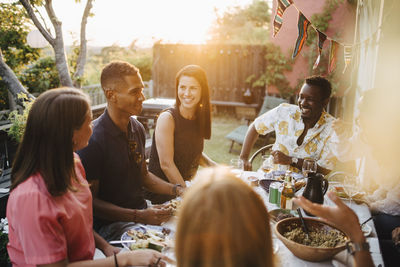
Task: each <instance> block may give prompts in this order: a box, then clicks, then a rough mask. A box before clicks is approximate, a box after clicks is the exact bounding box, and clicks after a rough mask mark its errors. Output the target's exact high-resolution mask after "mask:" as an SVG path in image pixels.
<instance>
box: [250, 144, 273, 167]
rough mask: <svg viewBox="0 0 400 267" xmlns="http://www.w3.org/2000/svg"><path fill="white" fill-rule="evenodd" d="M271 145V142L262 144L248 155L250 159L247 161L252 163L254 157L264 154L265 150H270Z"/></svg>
mask: <svg viewBox="0 0 400 267" xmlns="http://www.w3.org/2000/svg"><path fill="white" fill-rule="evenodd" d="M272 146H273V144H269V145H266V146H263V147H262V148H260V149H259V150H257V151H256V152H254V154H253V155H251V157H250V159H249V162H250V163H251V164H253V161H254V159H255V158H257V156H258V155H265V153H266V152H267V151H271V149H272Z"/></svg>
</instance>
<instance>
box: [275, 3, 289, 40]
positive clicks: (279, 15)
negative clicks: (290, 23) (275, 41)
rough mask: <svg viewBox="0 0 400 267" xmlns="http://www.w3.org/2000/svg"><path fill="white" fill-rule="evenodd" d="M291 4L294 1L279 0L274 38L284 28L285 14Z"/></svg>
mask: <svg viewBox="0 0 400 267" xmlns="http://www.w3.org/2000/svg"><path fill="white" fill-rule="evenodd" d="M291 4H293V0H278V5H277V7H276V15H275V18H274V37H275V35H276V34H277V33H278V32H279V30H280V29H281V27H282V23H283V13H284V12H285V10H286V8H287V7H288V6H290V5H291Z"/></svg>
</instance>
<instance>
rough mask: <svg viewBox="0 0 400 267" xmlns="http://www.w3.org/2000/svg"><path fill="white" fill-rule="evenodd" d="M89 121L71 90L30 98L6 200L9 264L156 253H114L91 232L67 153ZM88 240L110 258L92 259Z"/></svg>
mask: <svg viewBox="0 0 400 267" xmlns="http://www.w3.org/2000/svg"><path fill="white" fill-rule="evenodd" d="M91 121H92V113H91V109H90V105H89V103H88V98H87V96H86V95H85V94H83V93H82V92H81V91H79V90H76V89H68V88H63V89H53V90H49V91H47V92H45V93H43V94H42V95H40V96H39V97H38V98H37V99H36V101H35V102H34V104H33V106H32V108H31V110H30V112H29V116H28V121H27V124H26V129H25V133H24V137H23V140H22V143H21V144H20V146H19V148H18V152H17V155H16V158H15V161H14V164H13V170H12V178H11V179H12V185H11V193H10V196H9V200H8V205H7V218H8V221H9V240H10V241H9V243H8V246H7V249H8V254H9V256H10V259H11V262H12V264H13V266H36V265H39V266H130V265H141V266H143V265H144V266H148V265H151V264H154V263H156V262H160V260H159V258H164V257H163V256H162V254H160V253H158V252H156V251H150V250H140V251H134V252H127V253H121V254H118V255H116V254H115V252H118V251H119V249H118V248H115V247H113V246H111V245H109V244H108V243H107V242H106V241H105V240H104V239H102V238H101V237H100V236H99V235H98V234H96V233H94V232H93V230H92V223H93V222H92V219H93V217H92V195H91V192H90V188H89V185H88V183H87V181H86V177H85V172H84V169H83V167H82V164H81V162H80V159H79V156H78V155H77V154H75V153H74V152H73V151H76V150H79V149H82V148H83V147H85V146H86V145H87V144H88V141H89V138H90V136H91V134H92V126H91ZM95 245H96V246H97V247H98V248H99V249H101V250H102V251H103V252H104V254H105V255H107V256H110V257H108V258H105V259H99V260H92V259H93V255H94V251H95ZM113 254H114V256H112V255H113ZM159 264H160V266H164V265H165V264H164V262H160V263H159Z"/></svg>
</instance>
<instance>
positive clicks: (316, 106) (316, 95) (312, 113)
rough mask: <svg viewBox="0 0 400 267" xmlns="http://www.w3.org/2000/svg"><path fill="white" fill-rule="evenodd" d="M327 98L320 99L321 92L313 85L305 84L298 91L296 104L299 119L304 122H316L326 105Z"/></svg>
mask: <svg viewBox="0 0 400 267" xmlns="http://www.w3.org/2000/svg"><path fill="white" fill-rule="evenodd" d="M328 101H329V98H327V99H324V100H323V99H322V95H321V90H320V88H319V87H317V86H314V85H308V84H307V83H305V84H304V85H303V87H302V88H301V90H300V94H299V98H298V104H299V108H300V111H301V117H302V118H303V120H305V121H310V122H314V121H315V122H317V121H318V119H319V118H320V117H321V114H322V111H323V110H324V108H325V106H326V105H327V104H328Z"/></svg>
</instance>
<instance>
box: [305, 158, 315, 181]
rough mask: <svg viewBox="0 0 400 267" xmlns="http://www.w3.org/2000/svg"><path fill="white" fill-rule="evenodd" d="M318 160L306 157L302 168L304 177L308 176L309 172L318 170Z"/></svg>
mask: <svg viewBox="0 0 400 267" xmlns="http://www.w3.org/2000/svg"><path fill="white" fill-rule="evenodd" d="M317 167H318V166H317V162H316V161H315V160H313V159H304V161H303V168H302V169H301V170H302V172H303V175H304V177H307V176H308V174H309V173H316V172H317Z"/></svg>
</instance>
